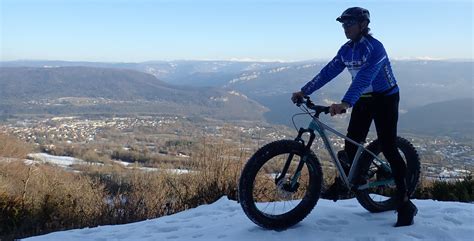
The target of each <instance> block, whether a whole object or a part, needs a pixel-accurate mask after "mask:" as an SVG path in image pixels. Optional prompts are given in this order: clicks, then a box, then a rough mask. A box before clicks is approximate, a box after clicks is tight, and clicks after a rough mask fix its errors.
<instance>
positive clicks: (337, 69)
mask: <svg viewBox="0 0 474 241" xmlns="http://www.w3.org/2000/svg"><path fill="white" fill-rule="evenodd" d="M341 49H342V48H341ZM341 49H339V51H338V52H337V55H336V57H334V58H333V59H332V60H331V62H329V63H328V64H327V65H326V66H324V68H323V69H322V70H321V71H320V72H319V74H318V75H316V76H315V77H314V78H313V79H312V80H311V81H309V82H308V83H307V84H306V85H305V86H303V88H301V91H302V92H303V93H304V94H305V95H310V94H312V93H313V92H314V91H316V90H318V89H319V88H321V87H323V86H324V85H325V84H326V83H328V82H329V81H331V80H332V79H334V77H336V76H337V75H338V74H340V73H341V72H342V71H343V70H344V68H345V67H346V65H345V64H344V62H342V58H341Z"/></svg>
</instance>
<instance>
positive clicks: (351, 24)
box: [342, 19, 358, 28]
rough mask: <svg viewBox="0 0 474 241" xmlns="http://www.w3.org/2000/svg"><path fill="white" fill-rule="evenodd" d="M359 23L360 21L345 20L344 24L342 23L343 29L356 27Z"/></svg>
mask: <svg viewBox="0 0 474 241" xmlns="http://www.w3.org/2000/svg"><path fill="white" fill-rule="evenodd" d="M357 23H358V21H357V20H355V19H349V20H345V21H344V22H342V27H343V28H350V27H352V26H354V25H356V24H357Z"/></svg>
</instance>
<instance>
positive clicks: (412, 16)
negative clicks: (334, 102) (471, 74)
mask: <svg viewBox="0 0 474 241" xmlns="http://www.w3.org/2000/svg"><path fill="white" fill-rule="evenodd" d="M0 2H1V5H0V8H1V9H0V11H1V12H0V13H1V17H0V18H1V20H0V21H1V22H0V24H1V30H0V31H1V32H0V33H1V36H0V40H1V60H4V61H5V60H19V59H48V60H70V61H111V62H141V61H148V60H176V59H227V60H228V59H240V60H242V59H252V60H283V61H297V60H309V59H329V58H332V57H333V56H334V55H335V53H336V52H337V50H338V49H339V47H340V46H341V45H342V44H343V43H344V42H345V41H346V39H345V36H344V33H343V30H342V27H341V25H340V24H339V23H338V22H336V21H335V19H336V17H337V16H338V15H340V14H341V12H342V11H343V10H345V9H346V8H348V7H352V6H361V7H365V8H367V9H369V11H370V12H371V19H372V22H371V24H370V27H371V29H372V32H373V34H374V36H375V37H376V38H378V39H379V40H381V41H382V43H383V44H384V45H385V47H386V49H387V51H388V54H389V56H391V57H392V58H396V59H405V58H434V59H472V58H473V53H474V50H473V2H472V1H471V0H457V1H426V0H412V1H381V0H378V1H376V0H372V1H342V0H341V1H334V0H333V1H329V0H322V1H317V0H312V1H311V0H294V1H292V0H287V1H283V0H253V1H252V0H238V1H231V0H202V1H200V0H156V1H152V0H128V1H125V0H0Z"/></svg>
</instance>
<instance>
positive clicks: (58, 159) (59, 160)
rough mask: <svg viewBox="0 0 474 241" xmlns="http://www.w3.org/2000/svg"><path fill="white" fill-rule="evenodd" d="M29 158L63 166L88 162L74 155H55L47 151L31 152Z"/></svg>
mask: <svg viewBox="0 0 474 241" xmlns="http://www.w3.org/2000/svg"><path fill="white" fill-rule="evenodd" d="M28 158H31V159H33V160H34V161H38V162H43V163H50V164H54V165H57V166H61V167H69V166H72V165H77V164H85V163H86V162H85V161H83V160H81V159H77V158H74V157H68V156H53V155H49V154H46V153H31V154H28ZM30 162H31V161H30ZM27 164H29V163H27Z"/></svg>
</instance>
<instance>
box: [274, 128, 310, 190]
mask: <svg viewBox="0 0 474 241" xmlns="http://www.w3.org/2000/svg"><path fill="white" fill-rule="evenodd" d="M306 132H308V133H309V135H310V137H309V140H308V143H307V144H306V145H305V141H304V140H303V138H302V136H303V134H304V133H306ZM315 137H316V135H315V134H314V131H313V130H311V129H304V128H300V129H299V131H298V136H297V137H296V138H295V141H297V142H299V143H301V144H302V145H304V153H303V157H302V158H301V160H300V162H299V163H298V167H297V168H296V171H295V173H294V174H293V176H292V177H290V178H289V179H288V180H289V182H287V183H282V182H284V181H285V180H284V178H285V176H286V173H287V172H288V168H289V167H290V164H291V161H292V160H293V157H294V153H290V154H289V155H288V158H287V159H286V162H285V165H284V166H283V170H282V171H281V173H280V175H279V176H278V177H276V178H275V184H276V185H277V186H279V185H282V187H283V189H284V190H285V191H289V192H295V191H296V190H297V189H298V187H299V183H298V178H299V177H300V176H301V170H302V169H303V166H304V163H305V162H306V158H307V154H308V153H309V151H310V149H311V145H312V144H313V141H314V138H315Z"/></svg>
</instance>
